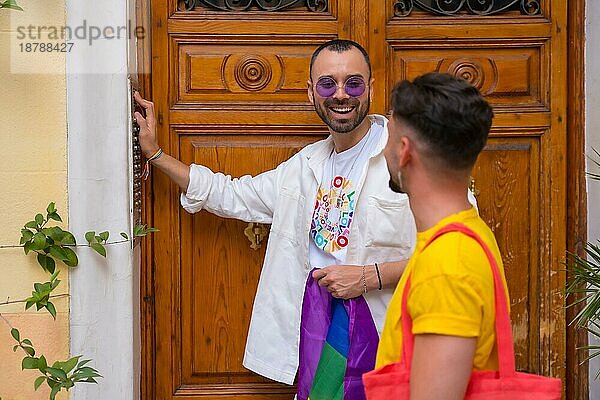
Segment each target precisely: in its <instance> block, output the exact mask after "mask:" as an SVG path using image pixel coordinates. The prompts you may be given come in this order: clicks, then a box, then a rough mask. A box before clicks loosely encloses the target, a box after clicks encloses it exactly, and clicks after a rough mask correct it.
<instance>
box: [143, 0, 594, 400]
mask: <svg viewBox="0 0 600 400" xmlns="http://www.w3.org/2000/svg"><path fill="white" fill-rule="evenodd" d="M134 1H135V9H136V15H135V17H136V22H137V26H142V27H143V28H144V32H148V33H149V32H151V30H152V26H153V23H152V21H151V14H150V11H151V8H150V7H151V2H152V0H134ZM390 1H391V0H390ZM585 5H586V1H585V0H571V1H570V2H569V11H568V26H567V30H568V33H567V36H568V44H569V46H568V50H567V55H566V57H567V60H568V71H567V74H568V92H567V104H568V107H567V115H566V118H567V132H568V134H567V152H566V154H567V174H566V175H567V194H566V196H567V204H566V207H567V220H566V228H567V233H568V234H567V252H568V253H571V254H577V255H580V256H584V255H585V251H584V248H585V244H586V243H587V195H586V180H585V51H584V50H585V10H586V7H585ZM156 23H157V24H160V23H161V21H157V22H156ZM136 52H137V72H138V80H139V84H140V90H141V92H142V94H143V95H144V96H145V97H146V98H150V99H152V44H151V35H150V34H148V35H147V36H145V37H144V38H142V39H138V41H137V49H136ZM142 189H143V193H144V196H143V197H144V207H143V209H142V220H143V221H146V223H147V224H148V226H154V225H153V209H154V201H153V199H154V196H153V185H152V178H151V179H149V180H148V181H145V183H144V185H143V188H142ZM154 259H155V257H154V247H153V241H152V237H150V238H148V239H146V240H144V241H142V257H141V269H140V277H141V282H140V307H141V310H140V314H141V324H140V329H141V332H140V337H141V338H142V340H141V351H142V354H141V374H140V375H141V376H140V379H141V385H140V387H141V393H140V396H141V399H143V400H145V399H154V393H155V387H154V383H155V381H156V380H155V377H156V368H155V365H154V356H155V354H154V353H155V324H154V274H153V272H154ZM567 279H568V276H567ZM576 300H577V297H575V296H573V297H570V298H569V299H567V304H572V303H573V302H575V301H576ZM577 312H578V308H577V307H569V308H568V309H567V310H566V318H567V321H566V323H565V325H566V326H567V331H566V370H567V371H576V372H575V373H567V374H566V382H565V385H566V398H567V399H568V400H587V399H588V397H589V394H588V392H589V381H588V363H587V362H586V361H584V360H585V358H586V357H585V355H584V354H583V352H581V351H577V348H578V347H582V346H586V345H587V343H588V337H587V333H586V331H584V330H583V329H577V328H576V327H575V326H574V325H570V324H569V322H570V321H571V320H572V319H573V318H574V316H575V315H576V314H577Z"/></svg>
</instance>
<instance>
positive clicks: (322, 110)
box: [315, 94, 371, 133]
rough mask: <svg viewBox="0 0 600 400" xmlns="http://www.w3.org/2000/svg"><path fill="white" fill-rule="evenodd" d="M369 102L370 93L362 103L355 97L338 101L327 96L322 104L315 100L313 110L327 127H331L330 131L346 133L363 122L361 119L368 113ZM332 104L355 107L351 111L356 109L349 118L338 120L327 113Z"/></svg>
mask: <svg viewBox="0 0 600 400" xmlns="http://www.w3.org/2000/svg"><path fill="white" fill-rule="evenodd" d="M370 104H371V95H370V94H369V95H368V96H367V100H366V101H365V102H363V103H361V102H360V101H359V100H358V99H356V98H350V99H348V100H344V101H338V100H335V99H333V98H328V99H326V100H325V101H324V102H323V103H322V104H321V103H317V102H315V111H316V112H317V115H318V116H319V117H320V118H321V120H322V121H323V122H325V124H327V126H328V127H329V128H331V130H332V131H334V132H336V133H348V132H352V131H353V130H354V129H356V128H357V127H358V126H359V125H360V124H361V123H362V122H363V120H364V119H365V117H366V116H367V114H368V113H369V105H370ZM332 106H339V107H344V106H349V107H355V108H356V110H353V111H351V112H354V111H356V115H355V116H354V117H352V118H350V119H347V120H345V121H343V122H342V121H340V120H336V119H334V118H332V117H330V115H329V113H330V112H332V111H330V110H329V108H330V107H332Z"/></svg>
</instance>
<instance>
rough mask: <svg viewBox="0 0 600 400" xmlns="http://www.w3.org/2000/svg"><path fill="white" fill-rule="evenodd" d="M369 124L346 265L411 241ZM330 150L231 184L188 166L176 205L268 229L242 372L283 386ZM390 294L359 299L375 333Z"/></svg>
mask: <svg viewBox="0 0 600 400" xmlns="http://www.w3.org/2000/svg"><path fill="white" fill-rule="evenodd" d="M371 119H372V121H373V123H379V124H382V125H383V126H384V129H383V134H382V136H381V139H380V142H379V144H378V146H377V147H376V148H375V150H374V151H373V153H372V154H371V155H370V158H369V161H368V165H367V171H366V174H363V179H364V182H363V186H362V189H361V190H360V194H359V198H358V200H357V203H356V208H355V211H354V213H355V217H354V218H355V219H354V220H353V221H352V228H351V233H350V237H349V245H348V249H347V255H346V264H356V265H364V264H372V263H373V262H385V261H399V260H403V259H406V258H408V257H409V256H410V254H411V251H412V248H413V243H414V241H415V236H416V231H415V225H414V220H413V217H412V214H411V212H410V209H409V205H408V197H407V196H406V195H404V194H398V193H394V192H392V191H391V190H390V189H389V185H388V182H389V173H388V170H387V166H386V162H385V158H384V156H383V148H384V147H385V144H386V142H387V137H388V133H387V120H386V119H385V117H383V116H380V115H373V116H371ZM332 148H333V140H332V138H331V136H330V137H328V138H327V139H325V140H322V141H319V142H317V143H314V144H311V145H308V146H306V147H305V148H303V149H302V150H301V151H300V152H298V153H297V154H296V155H294V156H293V157H292V158H290V159H289V160H287V161H285V162H284V163H282V164H280V165H279V166H278V167H277V168H276V169H274V170H271V171H267V172H265V173H262V174H260V175H257V176H255V177H252V176H248V175H247V176H242V177H241V178H235V179H232V178H231V177H230V176H225V175H223V174H221V173H213V172H212V171H211V170H210V169H208V168H206V167H203V166H200V165H194V164H192V166H191V169H190V184H189V186H188V189H187V192H186V193H184V194H182V195H181V204H182V206H183V208H185V210H187V211H188V212H190V213H195V212H197V211H200V210H202V209H204V210H208V211H210V212H212V213H214V214H217V215H220V216H222V217H227V218H236V219H240V220H243V221H246V222H259V223H263V224H271V231H270V234H269V240H268V245H267V249H266V255H265V260H264V263H263V268H262V272H261V275H260V281H259V283H258V289H257V291H256V297H255V299H254V307H253V310H252V319H251V321H250V329H249V332H248V338H247V342H246V352H245V355H244V362H243V365H244V366H245V367H246V368H248V369H250V370H252V371H254V372H256V373H258V374H260V375H263V376H266V377H268V378H270V379H273V380H276V381H279V382H284V383H287V384H292V383H293V382H294V378H295V376H296V371H297V369H298V344H299V340H300V315H301V309H302V299H303V295H304V288H305V284H306V279H307V277H308V273H309V271H310V270H311V269H312V268H311V266H310V265H309V263H308V246H309V232H310V226H311V221H312V216H313V210H314V205H315V200H316V194H317V188H318V185H319V183H320V182H321V176H322V174H323V168H324V165H325V163H326V162H327V159H328V157H329V156H330V154H331V151H332ZM359 185H360V184H359ZM359 187H360V186H359ZM392 292H393V291H392V290H381V291H378V290H372V291H370V292H369V293H367V294H366V295H365V298H366V300H367V302H368V304H369V308H370V309H371V313H372V315H373V319H374V321H375V324H376V326H377V329H378V331H379V332H381V330H382V328H383V321H384V317H385V310H386V307H387V304H388V303H389V300H390V298H391V296H392Z"/></svg>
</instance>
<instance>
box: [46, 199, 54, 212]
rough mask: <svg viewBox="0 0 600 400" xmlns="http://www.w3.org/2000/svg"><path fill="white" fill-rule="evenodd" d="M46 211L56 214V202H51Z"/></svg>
mask: <svg viewBox="0 0 600 400" xmlns="http://www.w3.org/2000/svg"><path fill="white" fill-rule="evenodd" d="M46 211H47V212H48V214H52V213H53V212H55V211H56V204H55V203H54V202H51V203H50V204H48V207H46Z"/></svg>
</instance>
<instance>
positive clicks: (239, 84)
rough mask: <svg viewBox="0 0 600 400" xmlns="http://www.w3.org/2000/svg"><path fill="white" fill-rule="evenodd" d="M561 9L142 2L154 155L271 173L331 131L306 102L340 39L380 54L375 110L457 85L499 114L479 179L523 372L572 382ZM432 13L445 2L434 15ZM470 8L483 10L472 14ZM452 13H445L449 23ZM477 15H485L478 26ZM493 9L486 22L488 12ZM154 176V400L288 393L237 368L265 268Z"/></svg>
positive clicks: (401, 1)
mask: <svg viewBox="0 0 600 400" xmlns="http://www.w3.org/2000/svg"><path fill="white" fill-rule="evenodd" d="M563 3H564V2H559V1H558V0H539V1H535V0H534V1H531V0H516V1H515V0H504V1H499V0H497V1H494V0H468V1H467V0H451V1H444V2H441V1H440V2H437V1H435V0H429V1H426V0H423V1H417V0H397V1H395V0H329V1H327V0H196V1H193V0H189V1H182V2H179V3H177V2H176V1H175V0H169V1H164V2H162V1H160V2H159V1H154V2H151V3H150V7H149V9H150V11H151V21H152V31H151V32H152V84H151V87H152V98H153V100H154V102H155V104H156V111H157V115H158V119H159V126H158V134H159V141H160V143H161V145H162V146H163V148H164V150H165V151H166V152H167V153H169V154H172V155H174V156H175V157H177V158H179V159H181V160H182V161H183V162H185V163H199V164H203V165H207V166H208V167H210V168H211V169H213V170H218V171H222V172H224V173H226V174H230V175H232V176H240V175H243V174H256V173H259V172H262V171H265V170H268V169H271V168H273V167H274V166H276V165H277V164H279V163H280V162H281V161H283V160H285V159H287V158H288V157H289V156H291V155H292V154H293V153H294V152H296V151H297V150H298V149H300V148H301V147H303V146H305V145H306V144H308V143H310V142H313V141H316V140H318V139H320V138H322V137H323V136H324V135H325V134H326V132H327V131H326V129H325V127H324V126H323V125H322V123H321V121H320V120H319V119H318V117H317V115H316V114H315V112H314V110H313V108H312V106H311V105H310V103H309V102H308V99H307V97H306V79H307V76H308V66H309V62H310V56H311V54H312V51H313V50H314V48H316V46H318V44H320V43H322V42H324V41H326V40H329V39H332V38H335V37H340V38H351V39H354V40H357V41H358V42H360V43H362V44H364V45H365V47H366V48H367V50H368V51H369V53H370V55H371V59H372V65H373V74H374V77H375V80H376V82H375V96H374V99H373V105H372V108H371V111H372V112H376V113H385V112H386V111H387V110H388V109H389V105H388V97H389V91H390V88H391V87H392V86H393V83H394V82H396V81H397V80H399V79H403V78H414V77H415V76H417V75H419V74H422V73H425V72H428V71H436V70H437V71H445V72H450V73H453V74H457V75H459V76H461V77H463V78H465V79H467V80H469V81H471V82H472V83H473V84H474V85H476V86H478V87H479V88H480V90H481V91H482V92H483V93H484V94H485V95H486V97H487V98H488V100H489V101H490V102H491V103H492V104H493V105H494V110H495V114H496V118H495V120H494V127H493V130H492V137H491V139H490V141H489V144H488V146H487V148H486V150H485V151H484V152H483V154H482V155H481V157H480V159H479V161H478V163H477V165H476V168H475V171H474V173H473V176H474V186H475V189H476V190H477V191H478V192H479V195H478V200H479V205H480V211H481V214H482V216H483V217H484V219H485V220H486V221H487V222H488V223H489V224H490V226H491V227H492V229H494V231H495V233H496V235H497V237H498V241H499V244H500V249H501V251H502V254H503V257H504V261H505V265H506V269H507V276H508V281H509V288H510V292H511V297H512V319H513V325H514V334H515V339H516V352H517V364H518V367H519V368H520V369H524V370H528V371H532V372H539V373H543V374H547V375H554V376H559V377H564V374H565V315H564V310H563V304H564V299H563V297H562V292H561V290H562V289H561V288H562V287H563V286H564V274H563V273H562V272H560V261H561V260H562V257H563V256H564V254H565V243H566V241H565V233H564V221H565V196H564V192H565V160H564V155H563V153H564V150H565V135H566V133H565V122H564V119H565V115H564V112H565V107H566V106H565V98H566V88H565V83H564V82H565V81H566V72H565V71H566V68H565V62H566V47H565V46H566V38H565V36H564V32H566V29H564V27H565V24H566V20H565V18H566V8H565V7H566V6H565V5H564V4H563ZM440 4H442V6H443V7H445V8H440ZM477 13H479V14H481V15H477ZM444 14H445V15H444ZM484 14H485V15H484ZM487 14H489V15H487ZM178 192H179V191H178V188H177V187H176V186H174V185H173V184H171V183H170V182H169V181H168V179H167V178H166V176H164V175H162V174H160V173H155V174H154V176H153V184H152V195H153V200H154V205H155V206H154V208H153V214H154V215H153V220H154V225H155V226H157V227H158V228H159V229H160V234H158V235H155V237H154V238H153V251H154V259H153V268H152V271H153V275H152V277H153V282H152V287H153V289H154V322H155V323H154V325H153V326H150V327H148V328H147V329H149V330H151V331H153V333H154V339H153V341H154V347H153V350H154V358H153V360H154V361H153V362H152V365H151V366H150V367H147V368H149V369H151V371H146V372H145V376H150V377H151V378H150V379H149V380H148V381H147V384H148V385H152V386H153V391H151V390H146V391H145V393H151V392H153V393H154V395H153V397H154V398H157V399H161V400H162V399H178V398H184V397H185V398H186V399H213V398H214V399H216V398H218V399H220V400H226V399H234V398H235V399H292V398H293V392H294V390H293V388H290V387H286V386H285V385H280V384H277V383H273V382H271V381H269V380H267V379H264V378H261V377H259V376H257V375H255V374H253V373H250V372H249V371H247V370H245V369H244V368H243V367H242V366H241V362H242V357H243V350H244V345H245V341H246V334H247V328H248V324H249V318H250V311H251V309H252V302H253V298H254V293H255V289H256V284H257V281H258V277H259V274H260V268H261V264H262V259H263V256H264V247H265V246H264V242H263V243H262V245H261V248H259V249H258V250H253V249H251V248H250V245H251V243H250V242H249V240H248V238H247V237H246V235H245V234H244V231H245V229H246V227H247V224H244V223H242V222H239V221H234V220H226V219H221V218H218V217H215V216H212V215H210V214H208V213H206V212H200V213H197V214H194V215H189V214H187V213H186V212H185V211H183V210H181V208H180V206H179V204H178Z"/></svg>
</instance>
